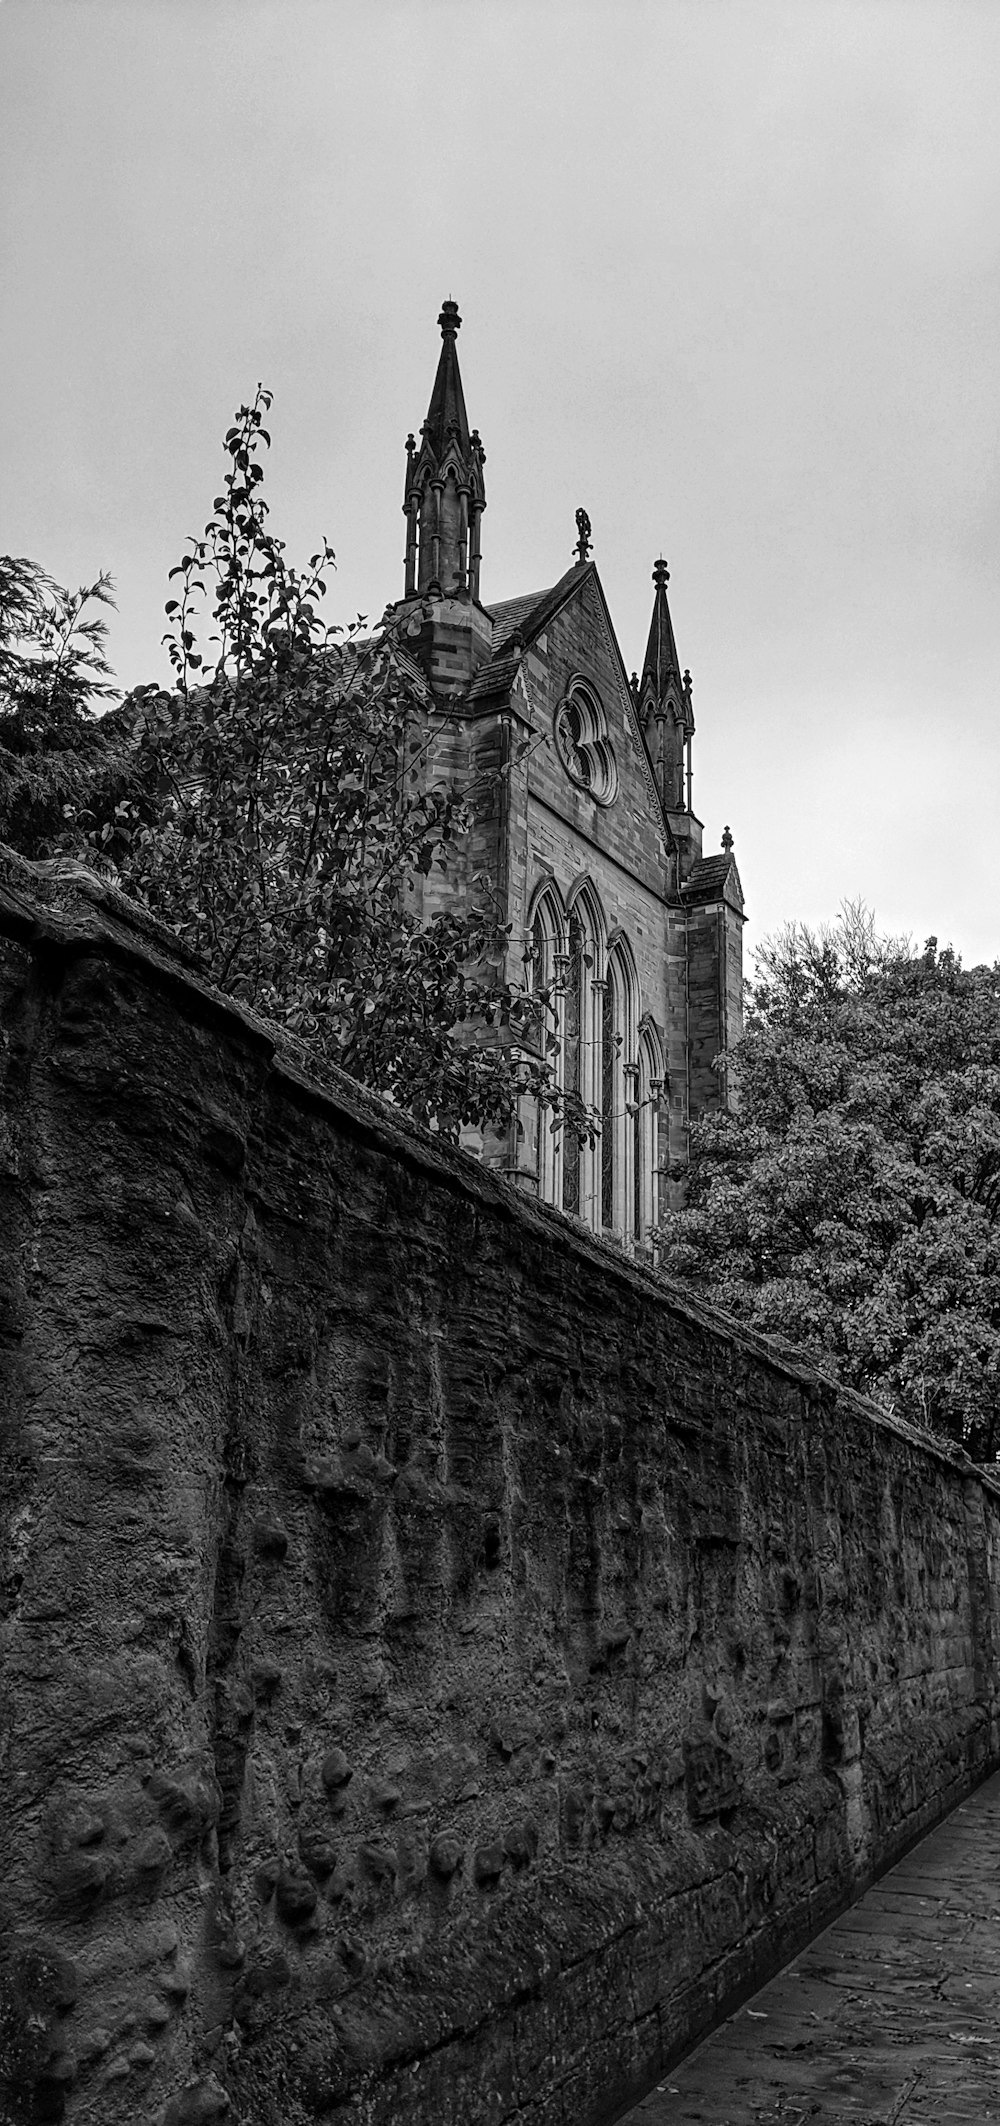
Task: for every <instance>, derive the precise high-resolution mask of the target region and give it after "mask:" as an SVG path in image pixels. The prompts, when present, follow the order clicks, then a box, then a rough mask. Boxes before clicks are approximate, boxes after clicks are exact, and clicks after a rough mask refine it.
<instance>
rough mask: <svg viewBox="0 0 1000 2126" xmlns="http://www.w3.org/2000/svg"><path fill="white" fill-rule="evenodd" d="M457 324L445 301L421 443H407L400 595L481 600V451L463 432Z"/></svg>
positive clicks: (474, 437) (454, 307) (475, 438)
mask: <svg viewBox="0 0 1000 2126" xmlns="http://www.w3.org/2000/svg"><path fill="white" fill-rule="evenodd" d="M461 323H462V320H461V318H460V317H459V314H458V304H457V303H455V302H452V299H451V297H450V296H449V298H448V300H447V302H446V303H444V304H442V307H441V315H440V317H439V318H438V324H439V326H440V328H441V353H440V355H439V357H438V366H437V375H436V376H435V378H434V388H433V390H432V392H431V398H430V405H429V406H428V408H427V419H426V421H425V422H424V424H423V427H422V428H421V431H420V442H419V444H418V443H416V442H415V440H414V438H413V436H412V435H411V436H408V437H407V440H406V486H405V491H404V497H403V513H404V515H405V517H406V588H405V596H406V597H407V598H409V597H412V596H413V594H414V592H422V591H426V590H431V589H437V590H439V591H440V592H441V594H442V596H444V597H446V598H455V597H458V598H472V599H474V600H476V602H477V603H478V600H479V564H480V545H479V540H480V529H479V527H480V519H481V517H482V513H483V510H484V509H485V507H486V488H485V485H484V481H483V466H484V465H485V463H486V453H485V451H484V449H483V446H482V443H481V442H480V440H479V432H478V430H477V429H475V428H474V429H472V431H471V433H470V430H469V418H468V415H467V413H466V411H465V393H464V392H463V390H462V378H461V374H460V372H459V367H458V348H457V346H456V344H455V342H456V338H457V335H458V330H459V327H460V325H461Z"/></svg>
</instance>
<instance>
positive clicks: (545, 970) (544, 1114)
mask: <svg viewBox="0 0 1000 2126" xmlns="http://www.w3.org/2000/svg"><path fill="white" fill-rule="evenodd" d="M562 941H563V924H562V914H561V911H560V909H559V906H558V903H557V902H556V901H555V899H554V897H553V896H552V894H551V893H550V892H546V893H544V894H543V895H542V897H541V899H540V900H539V902H538V905H537V907H536V909H535V913H534V916H533V918H532V923H531V988H532V993H533V994H534V996H535V997H536V998H537V999H538V1006H537V1008H538V1019H537V1024H536V1026H535V1029H534V1039H535V1042H536V1045H537V1048H538V1052H539V1054H540V1055H544V1054H545V1053H546V1046H545V1044H546V1039H547V1036H548V1035H549V1034H550V1033H551V1031H552V1025H553V1016H552V1003H553V985H554V983H555V982H556V979H557V975H558V973H559V969H560V967H561V965H562V961H561V957H560V948H561V946H562ZM535 1126H536V1129H537V1144H538V1154H537V1156H538V1193H539V1196H540V1197H541V1200H542V1202H543V1203H559V1202H561V1200H562V1145H561V1138H560V1133H559V1132H558V1131H554V1130H553V1128H552V1116H551V1112H550V1110H549V1109H548V1108H547V1107H544V1106H542V1105H541V1103H539V1105H538V1110H537V1116H536V1123H535Z"/></svg>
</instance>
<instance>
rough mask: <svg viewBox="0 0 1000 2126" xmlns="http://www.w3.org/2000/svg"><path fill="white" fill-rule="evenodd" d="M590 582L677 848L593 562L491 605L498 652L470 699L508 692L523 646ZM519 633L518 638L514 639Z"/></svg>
mask: <svg viewBox="0 0 1000 2126" xmlns="http://www.w3.org/2000/svg"><path fill="white" fill-rule="evenodd" d="M588 584H593V587H594V592H595V594H596V597H597V601H598V605H599V607H600V610H601V612H602V613H603V616H604V622H605V626H606V630H607V640H608V646H609V649H610V651H611V655H612V659H613V662H614V664H615V665H616V666H617V670H618V678H619V684H620V688H621V703H622V708H623V710H624V712H625V717H626V720H627V722H628V723H629V724H630V725H631V728H632V735H633V737H634V739H635V743H636V746H637V748H638V755H639V760H640V763H641V765H642V770H643V774H644V777H645V781H646V786H647V789H648V791H649V796H650V799H651V802H652V804H653V807H654V810H655V812H656V814H657V815H658V817H659V819H660V820H661V822H662V825H663V832H664V836H665V838H666V844H667V847H668V849H669V848H672V847H673V837H672V835H671V830H670V822H669V820H668V819H667V816H666V813H665V812H664V809H663V799H662V797H661V795H660V791H659V789H658V788H657V784H656V778H655V776H654V774H653V767H652V762H651V761H650V758H649V749H648V747H647V744H646V740H645V736H644V733H643V730H642V726H641V724H640V722H639V718H638V715H637V714H636V707H635V701H634V699H633V695H632V687H631V684H630V681H629V675H628V671H627V669H626V666H625V662H624V659H623V657H622V653H621V649H620V647H619V643H618V637H617V635H616V634H615V631H614V626H613V624H612V620H611V615H610V613H609V612H608V604H607V599H606V598H605V596H604V590H603V587H602V585H601V579H600V576H599V575H598V573H597V568H596V565H595V563H594V562H593V561H574V563H573V565H572V567H571V568H568V569H567V570H566V573H565V575H563V576H560V578H559V581H558V583H554V584H553V585H552V588H551V590H548V591H529V592H527V593H526V594H525V595H524V596H523V597H520V598H505V599H504V600H503V601H502V603H501V604H499V605H488V606H487V607H486V608H485V610H486V612H487V613H488V614H489V616H490V619H491V620H492V622H493V655H492V657H491V659H490V662H489V663H488V664H486V665H483V667H482V668H481V670H480V671H479V672H477V674H476V677H475V679H474V680H473V682H472V685H471V687H470V689H469V694H468V697H467V698H468V699H469V700H470V701H482V700H484V699H486V698H488V697H490V696H491V695H498V694H503V693H506V692H508V690H509V689H510V687H512V686H513V683H514V679H515V677H516V675H517V669H518V666H519V664H520V661H521V652H522V648H524V649H527V648H528V647H529V646H530V644H531V643H532V642H534V641H536V640H537V638H538V636H539V635H540V634H541V633H542V631H543V629H544V628H546V627H547V626H548V624H549V622H550V621H551V620H554V619H555V616H556V614H557V613H558V612H559V611H560V610H561V608H562V607H563V606H564V605H568V604H569V602H570V599H571V598H574V597H578V596H579V595H580V594H581V593H582V592H583V591H584V590H585V589H586V587H587V586H588ZM515 634H516V636H517V638H518V640H517V641H515V642H512V637H514V636H515Z"/></svg>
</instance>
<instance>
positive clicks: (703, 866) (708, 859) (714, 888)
mask: <svg viewBox="0 0 1000 2126" xmlns="http://www.w3.org/2000/svg"><path fill="white" fill-rule="evenodd" d="M730 878H732V880H733V883H734V886H735V891H736V897H737V898H738V899H739V900H740V901H741V902H742V899H743V893H742V889H741V886H740V875H739V872H738V871H737V869H736V865H735V862H734V860H733V858H732V856H731V855H730V853H729V851H728V850H723V852H722V855H721V856H699V857H698V858H697V860H696V861H695V863H693V864H692V866H691V869H690V871H689V872H688V875H687V878H686V879H685V881H684V887H683V891H684V893H685V894H687V895H688V896H689V897H690V898H691V900H699V901H717V900H720V899H721V898H722V895H723V894H724V892H725V890H726V887H727V885H728V884H729V881H730Z"/></svg>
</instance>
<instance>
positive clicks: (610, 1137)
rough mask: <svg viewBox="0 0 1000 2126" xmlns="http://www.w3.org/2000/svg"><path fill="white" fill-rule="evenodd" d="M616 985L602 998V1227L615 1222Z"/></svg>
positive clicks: (608, 985) (608, 984)
mask: <svg viewBox="0 0 1000 2126" xmlns="http://www.w3.org/2000/svg"><path fill="white" fill-rule="evenodd" d="M615 1017H616V1013H615V985H614V982H613V980H611V979H609V980H608V981H607V982H605V984H604V993H603V995H602V997H601V1224H602V1225H603V1226H613V1225H614V1222H615V1164H616V1161H615V1092H616V1089H617V1079H618V1045H619V1044H618V1033H617V1028H616V1025H615Z"/></svg>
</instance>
